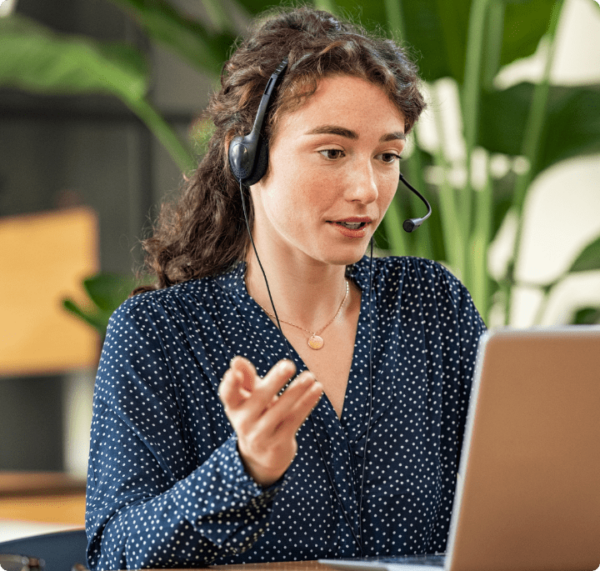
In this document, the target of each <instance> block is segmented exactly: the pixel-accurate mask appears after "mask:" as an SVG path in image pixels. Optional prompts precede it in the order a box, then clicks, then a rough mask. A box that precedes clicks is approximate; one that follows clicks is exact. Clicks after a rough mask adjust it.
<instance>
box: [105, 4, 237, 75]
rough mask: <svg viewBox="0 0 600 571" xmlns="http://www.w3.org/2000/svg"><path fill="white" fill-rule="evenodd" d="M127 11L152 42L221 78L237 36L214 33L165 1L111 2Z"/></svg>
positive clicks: (228, 33) (226, 33)
mask: <svg viewBox="0 0 600 571" xmlns="http://www.w3.org/2000/svg"><path fill="white" fill-rule="evenodd" d="M111 1H112V2H113V4H115V5H117V6H118V7H119V8H121V9H123V10H125V11H126V12H127V13H128V14H129V15H131V16H132V17H133V18H134V19H135V20H137V22H139V24H140V25H141V26H142V28H144V30H145V31H146V33H147V34H148V35H149V36H150V37H152V38H153V39H155V40H157V41H159V42H161V43H162V44H164V45H165V46H166V47H168V48H169V49H170V50H172V51H173V52H175V53H176V54H177V55H179V56H180V57H182V58H183V59H185V60H186V61H187V62H188V63H190V64H191V65H193V66H194V67H196V68H198V69H200V70H202V71H204V72H207V73H210V74H212V75H214V76H218V75H219V74H220V72H221V67H222V65H223V62H224V61H225V60H226V59H227V56H228V53H229V50H230V48H231V45H232V44H233V42H234V41H235V36H234V35H233V34H231V33H230V32H212V31H210V30H209V29H207V28H206V27H205V26H204V25H203V24H202V23H201V22H199V21H197V20H193V19H192V18H190V17H188V16H186V15H184V14H182V13H181V12H179V11H177V10H176V9H175V8H174V7H173V6H172V5H171V4H170V3H168V2H166V1H165V0H111Z"/></svg>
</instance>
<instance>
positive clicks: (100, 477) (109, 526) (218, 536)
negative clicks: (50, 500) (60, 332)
mask: <svg viewBox="0 0 600 571" xmlns="http://www.w3.org/2000/svg"><path fill="white" fill-rule="evenodd" d="M161 309H162V308H161V307H160V306H159V305H156V304H148V303H145V302H144V301H143V300H142V301H141V302H140V301H138V300H135V298H134V299H133V300H130V301H129V302H127V303H126V304H125V305H124V306H122V307H121V308H120V309H119V310H118V311H117V312H116V313H115V315H114V316H113V318H112V319H111V323H110V326H109V329H108V333H107V338H106V341H105V345H104V350H103V355H102V358H101V362H100V367H99V370H98V377H97V381H96V390H95V395H94V413H93V422H92V432H91V435H92V438H91V449H90V464H89V470H88V498H87V513H86V527H87V532H88V540H89V546H88V562H89V565H90V568H91V569H92V570H96V569H125V568H143V567H177V566H189V565H195V566H199V565H204V564H207V563H210V562H211V561H212V560H214V559H215V558H216V557H219V556H223V555H224V554H228V555H234V554H237V553H241V552H243V551H245V550H246V549H248V547H250V546H251V545H252V544H253V543H254V542H255V541H256V539H257V538H258V537H259V536H260V534H261V533H263V531H264V529H265V528H266V526H267V525H268V520H269V514H270V505H271V503H272V499H273V497H274V496H275V494H276V493H277V490H278V485H277V484H276V485H274V486H272V487H271V488H269V489H268V490H262V489H261V488H260V487H259V486H257V485H256V484H255V482H254V481H253V480H252V479H251V478H250V477H249V476H248V475H247V474H246V472H245V470H244V467H243V465H242V463H241V460H240V457H239V454H238V452H237V440H236V437H235V434H234V433H232V430H231V427H230V426H228V422H227V421H226V419H225V418H224V416H223V412H222V410H220V409H222V407H220V405H218V404H217V402H216V395H213V393H214V391H213V390H212V387H211V386H210V385H211V383H210V381H209V380H207V379H196V382H199V383H200V384H202V385H207V384H208V388H207V389H206V390H204V391H198V392H197V393H196V396H197V401H196V402H195V403H193V404H194V406H196V407H199V408H200V409H202V408H204V409H205V415H206V417H205V425H204V426H198V427H197V429H198V431H199V433H200V434H199V435H195V436H191V435H190V434H189V432H190V427H189V426H188V427H186V426H184V425H183V423H182V415H181V414H180V408H181V407H182V406H188V405H189V404H190V403H189V402H188V403H186V402H182V399H181V395H178V391H177V383H176V382H173V378H174V376H176V375H179V376H180V378H183V379H186V377H188V379H186V380H189V376H190V375H192V374H200V373H199V368H198V367H193V366H192V365H193V362H185V360H184V359H183V357H182V356H183V354H184V352H183V351H178V346H179V344H180V343H181V341H180V340H179V339H178V336H177V335H176V334H173V335H171V336H168V335H166V333H165V332H167V331H168V329H167V328H164V327H160V324H161V322H163V321H164V320H166V319H168V316H167V315H165V314H164V312H163V311H162V310H161ZM169 337H170V338H169ZM178 371H179V372H178ZM213 397H214V398H213ZM199 436H200V437H203V438H199ZM198 442H201V443H202V444H204V446H198ZM278 484H279V483H278Z"/></svg>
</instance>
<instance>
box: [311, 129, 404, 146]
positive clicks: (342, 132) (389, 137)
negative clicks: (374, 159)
mask: <svg viewBox="0 0 600 571" xmlns="http://www.w3.org/2000/svg"><path fill="white" fill-rule="evenodd" d="M305 135H339V136H340V137H346V138H347V139H358V133H357V132H356V131H352V130H351V129H346V128H345V127H339V126H338V125H319V126H318V127H315V128H314V129H311V130H310V131H307V132H306V133H305ZM397 139H406V135H405V134H404V133H402V132H401V131H397V132H394V133H387V134H385V135H383V136H382V137H381V138H380V139H379V140H380V141H381V142H382V143H386V142H387V141H395V140H397Z"/></svg>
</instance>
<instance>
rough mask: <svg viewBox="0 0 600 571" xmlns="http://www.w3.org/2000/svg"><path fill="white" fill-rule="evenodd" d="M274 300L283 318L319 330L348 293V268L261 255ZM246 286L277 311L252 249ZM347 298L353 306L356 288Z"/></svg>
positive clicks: (346, 304) (346, 303)
mask: <svg viewBox="0 0 600 571" xmlns="http://www.w3.org/2000/svg"><path fill="white" fill-rule="evenodd" d="M261 263H262V266H263V268H264V271H265V274H266V275H267V280H268V282H269V289H270V290H271V296H272V297H273V303H274V304H275V308H276V310H277V315H278V316H279V319H280V320H282V319H283V320H285V321H287V322H289V323H292V324H294V325H296V326H298V327H301V328H303V329H306V330H308V331H317V330H319V329H320V328H322V327H323V326H325V325H326V324H327V322H328V321H329V320H331V319H332V318H333V317H334V316H335V315H336V313H337V312H338V310H340V305H341V304H342V300H343V299H344V297H345V295H346V277H345V275H346V267H345V266H343V265H339V266H338V265H327V264H317V263H314V264H301V263H298V261H297V260H283V259H282V260H273V259H268V260H265V259H263V258H261ZM246 264H247V265H246V276H245V278H246V288H247V289H248V293H249V294H250V296H251V297H252V298H253V299H254V300H255V301H256V302H257V303H258V304H259V305H260V306H261V307H262V308H263V309H264V310H265V311H266V312H267V313H268V314H273V313H274V312H273V307H272V305H271V301H270V299H269V294H268V291H267V286H266V285H265V279H264V276H263V273H262V271H261V269H260V266H259V264H258V262H257V260H256V255H255V253H254V250H253V249H252V248H251V249H250V252H249V254H248V256H247V258H246ZM350 290H351V291H350V294H349V295H348V298H347V299H346V300H345V301H344V304H343V305H344V307H342V308H341V310H340V314H342V315H343V313H344V309H345V308H348V307H350V298H351V297H352V295H353V293H354V292H353V288H350Z"/></svg>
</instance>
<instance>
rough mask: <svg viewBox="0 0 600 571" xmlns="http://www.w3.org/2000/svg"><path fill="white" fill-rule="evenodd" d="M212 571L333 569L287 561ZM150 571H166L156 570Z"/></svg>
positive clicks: (313, 563)
mask: <svg viewBox="0 0 600 571" xmlns="http://www.w3.org/2000/svg"><path fill="white" fill-rule="evenodd" d="M212 569H214V570H215V571H220V570H222V571H329V570H330V569H333V568H332V567H328V566H327V565H323V564H321V563H319V562H318V561H286V562H281V563H244V564H243V565H214V566H213V567H212ZM144 571H148V570H144ZM150 571H165V570H164V569H154V570H150ZM172 571H175V570H172Z"/></svg>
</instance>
